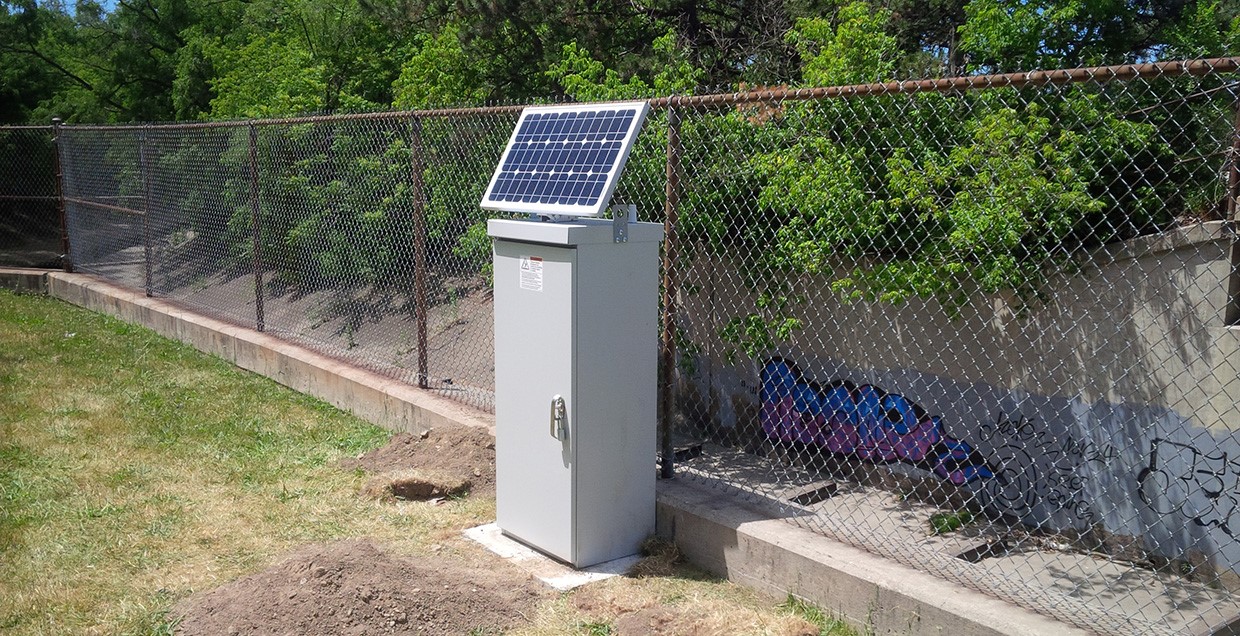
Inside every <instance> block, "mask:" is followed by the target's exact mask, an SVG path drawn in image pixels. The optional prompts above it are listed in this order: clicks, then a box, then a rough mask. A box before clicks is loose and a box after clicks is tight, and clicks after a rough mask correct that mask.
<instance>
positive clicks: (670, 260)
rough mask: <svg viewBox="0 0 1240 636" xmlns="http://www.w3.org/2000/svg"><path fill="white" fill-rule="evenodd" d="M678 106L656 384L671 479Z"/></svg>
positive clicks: (670, 118)
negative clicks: (659, 373)
mask: <svg viewBox="0 0 1240 636" xmlns="http://www.w3.org/2000/svg"><path fill="white" fill-rule="evenodd" d="M680 154H681V146H680V110H679V109H677V108H675V107H672V108H669V109H668V110H667V181H666V190H665V194H666V202H665V204H664V217H663V317H662V318H663V338H662V342H660V348H659V349H660V351H659V353H660V355H661V356H662V365H660V366H662V367H663V378H662V382H661V383H660V384H659V392H660V394H659V403H660V404H661V405H662V411H663V418H662V424H663V428H662V430H661V435H662V437H661V444H660V446H661V448H662V450H661V453H660V454H661V455H662V459H661V461H660V465H659V474H660V475H661V476H662V477H663V479H671V477H672V475H673V473H674V461H675V460H674V457H673V456H674V455H675V451H674V450H673V448H672V416H673V408H674V406H675V404H674V401H675V400H674V394H675V386H674V381H675V374H676V276H675V268H676V248H677V245H676V210H677V208H678V207H679V205H680Z"/></svg>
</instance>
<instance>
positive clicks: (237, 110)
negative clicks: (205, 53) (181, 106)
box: [210, 31, 327, 119]
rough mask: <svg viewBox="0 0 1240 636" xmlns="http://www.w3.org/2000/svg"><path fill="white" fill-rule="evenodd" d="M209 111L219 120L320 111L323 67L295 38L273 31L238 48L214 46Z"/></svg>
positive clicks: (323, 102) (324, 90) (324, 91)
mask: <svg viewBox="0 0 1240 636" xmlns="http://www.w3.org/2000/svg"><path fill="white" fill-rule="evenodd" d="M215 50H216V51H217V54H216V55H215V56H213V59H212V63H213V65H214V66H215V67H216V68H218V69H220V72H219V75H217V76H216V77H215V78H214V79H213V80H211V82H210V84H211V88H212V89H213V91H214V93H215V98H214V99H212V100H211V115H212V116H213V117H215V118H220V119H240V118H245V117H273V116H280V115H288V114H301V113H311V112H318V111H321V110H323V107H324V104H325V98H326V93H327V83H326V82H325V81H324V80H323V75H324V71H325V68H324V66H323V65H321V64H316V63H315V60H314V56H313V55H312V54H311V52H310V51H309V50H307V49H306V48H305V46H304V45H303V44H302V43H301V42H300V41H299V40H298V39H296V38H289V37H287V34H284V33H282V32H279V31H276V32H272V33H270V34H264V35H260V36H257V37H255V38H254V39H252V40H250V41H249V42H248V43H246V44H245V46H243V47H241V48H240V49H238V50H228V49H220V48H218V47H217V48H216V49H215Z"/></svg>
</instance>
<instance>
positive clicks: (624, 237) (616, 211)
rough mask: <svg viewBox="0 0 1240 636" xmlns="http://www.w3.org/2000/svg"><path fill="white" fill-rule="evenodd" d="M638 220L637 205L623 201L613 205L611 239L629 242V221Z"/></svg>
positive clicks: (634, 221) (617, 241) (618, 241)
mask: <svg viewBox="0 0 1240 636" xmlns="http://www.w3.org/2000/svg"><path fill="white" fill-rule="evenodd" d="M636 222H637V206H636V205H633V204H632V203H621V204H618V205H613V206H611V240H612V241H613V242H616V243H628V242H629V223H636Z"/></svg>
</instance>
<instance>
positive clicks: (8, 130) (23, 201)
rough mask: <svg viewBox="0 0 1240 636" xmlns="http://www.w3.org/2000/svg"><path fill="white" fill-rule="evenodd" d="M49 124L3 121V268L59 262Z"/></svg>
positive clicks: (0, 255)
mask: <svg viewBox="0 0 1240 636" xmlns="http://www.w3.org/2000/svg"><path fill="white" fill-rule="evenodd" d="M52 136H53V130H52V127H51V126H0V267H5V266H9V267H60V265H61V261H60V255H61V243H60V210H59V208H58V207H57V206H56V151H55V146H53V143H52Z"/></svg>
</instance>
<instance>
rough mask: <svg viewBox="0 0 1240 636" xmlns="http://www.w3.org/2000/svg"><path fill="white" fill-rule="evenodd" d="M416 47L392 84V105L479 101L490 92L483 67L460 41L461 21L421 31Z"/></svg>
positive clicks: (415, 106) (422, 106)
mask: <svg viewBox="0 0 1240 636" xmlns="http://www.w3.org/2000/svg"><path fill="white" fill-rule="evenodd" d="M415 48H416V52H414V53H413V54H412V55H410V56H409V57H408V58H407V59H406V60H405V62H404V64H403V65H402V66H401V69H400V76H399V77H397V78H396V81H395V82H393V84H392V92H393V95H394V99H393V101H392V105H393V106H396V107H397V108H427V107H431V106H440V105H454V106H457V105H462V106H463V105H470V104H474V105H476V104H480V103H482V101H483V100H485V99H486V97H487V96H488V95H489V94H490V89H491V87H489V86H487V85H486V84H485V77H484V69H482V68H480V66H481V65H480V64H479V61H478V60H475V59H471V58H470V57H469V56H468V55H467V54H466V52H465V49H464V48H463V47H462V45H461V32H460V26H459V25H457V24H448V25H445V26H444V28H443V29H442V30H440V31H439V33H436V34H429V33H427V34H422V35H421V36H419V38H418V42H417V44H416V45H415Z"/></svg>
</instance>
